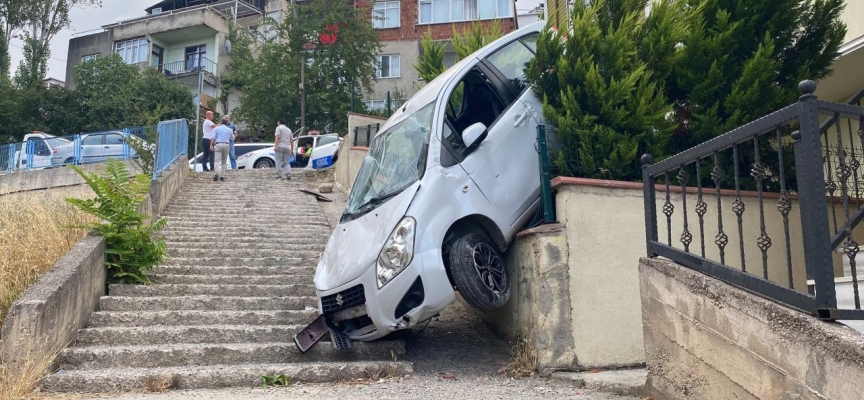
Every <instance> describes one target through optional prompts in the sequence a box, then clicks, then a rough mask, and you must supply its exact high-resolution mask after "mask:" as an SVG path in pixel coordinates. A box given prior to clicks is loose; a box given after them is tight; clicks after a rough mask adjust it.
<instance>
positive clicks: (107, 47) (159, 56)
mask: <svg viewBox="0 0 864 400" xmlns="http://www.w3.org/2000/svg"><path fill="white" fill-rule="evenodd" d="M154 1H155V0H154ZM287 12H288V3H287V2H286V1H285V0H164V1H160V2H158V3H155V4H153V5H152V6H150V7H148V8H147V9H145V10H142V14H143V15H142V16H140V17H138V18H134V19H130V20H125V21H119V22H116V23H113V24H109V25H105V26H103V27H102V30H101V32H96V33H92V34H88V35H83V36H78V37H74V38H72V39H71V40H70V41H69V54H68V58H67V60H68V64H67V67H66V82H67V85H68V87H69V88H72V89H74V88H75V68H76V67H77V66H78V65H79V64H81V63H84V62H87V61H89V60H92V59H95V58H97V57H101V56H105V55H108V54H115V53H116V54H119V55H120V57H121V58H122V59H123V60H124V61H125V62H126V63H127V64H132V65H136V66H139V67H140V68H142V69H144V68H154V69H157V70H159V71H160V72H163V73H164V74H165V75H166V76H167V77H168V78H169V79H177V80H179V81H180V82H181V83H183V84H184V85H186V86H187V87H188V88H189V90H190V91H192V92H193V93H195V94H197V93H198V86H199V79H201V78H203V79H201V80H202V81H203V84H202V85H201V86H202V87H201V91H202V94H201V97H200V98H199V99H198V102H199V105H200V106H201V107H202V108H203V109H205V110H210V109H212V110H213V111H216V112H218V113H223V114H224V113H228V112H229V111H230V110H231V109H233V108H235V107H236V106H237V105H238V104H239V94H237V93H234V94H232V96H231V97H230V98H229V99H228V101H227V104H222V103H220V102H219V101H218V99H219V96H220V95H221V85H220V81H219V77H220V76H221V75H222V73H223V72H224V71H225V69H226V68H227V66H228V63H229V62H230V60H231V56H230V54H229V48H230V45H226V40H227V37H228V32H229V29H230V27H231V25H232V24H237V25H239V26H242V27H245V28H248V29H257V30H260V31H261V32H266V31H267V30H268V29H269V28H268V26H266V24H264V22H265V17H269V18H273V19H274V20H279V21H281V20H282V18H284V16H285V15H287ZM202 114H203V113H202Z"/></svg>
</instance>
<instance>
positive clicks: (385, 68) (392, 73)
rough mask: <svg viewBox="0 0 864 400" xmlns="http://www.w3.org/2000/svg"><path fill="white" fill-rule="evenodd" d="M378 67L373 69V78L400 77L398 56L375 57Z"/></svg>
mask: <svg viewBox="0 0 864 400" xmlns="http://www.w3.org/2000/svg"><path fill="white" fill-rule="evenodd" d="M376 58H377V59H378V65H377V66H376V68H375V76H376V77H378V78H398V77H400V76H402V75H401V70H400V66H399V61H400V60H399V59H400V57H399V55H398V54H385V55H380V56H378V57H376Z"/></svg>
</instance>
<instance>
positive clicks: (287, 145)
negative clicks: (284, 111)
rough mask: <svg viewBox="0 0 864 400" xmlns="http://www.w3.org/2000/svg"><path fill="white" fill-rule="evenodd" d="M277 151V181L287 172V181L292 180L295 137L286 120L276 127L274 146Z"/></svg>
mask: <svg viewBox="0 0 864 400" xmlns="http://www.w3.org/2000/svg"><path fill="white" fill-rule="evenodd" d="M273 150H274V151H276V179H282V170H283V169H284V170H285V174H286V177H285V179H286V180H289V181H290V180H291V164H290V163H291V155H292V154H293V153H294V137H293V134H292V133H291V130H290V129H288V127H287V126H285V120H284V119H282V118H280V119H279V123H278V126H277V127H276V139H275V143H274V144H273Z"/></svg>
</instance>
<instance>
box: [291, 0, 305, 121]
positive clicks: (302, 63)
mask: <svg viewBox="0 0 864 400" xmlns="http://www.w3.org/2000/svg"><path fill="white" fill-rule="evenodd" d="M291 8H292V10H293V11H294V24H296V23H297V21H298V20H299V18H300V12H299V11H297V1H296V0H291ZM295 26H296V25H295ZM291 29H294V26H292V27H291ZM305 82H306V52H305V51H304V50H303V49H301V50H300V128H301V129H302V128H305V127H306V85H305Z"/></svg>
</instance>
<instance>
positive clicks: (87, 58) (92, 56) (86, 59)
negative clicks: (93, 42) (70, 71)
mask: <svg viewBox="0 0 864 400" xmlns="http://www.w3.org/2000/svg"><path fill="white" fill-rule="evenodd" d="M97 58H99V54H89V55H86V56H84V57H81V62H82V63H83V62H87V61H90V60H95V59H97Z"/></svg>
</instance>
